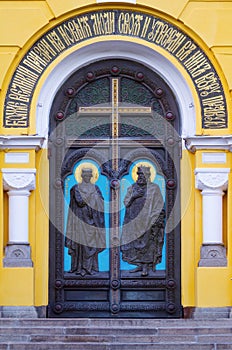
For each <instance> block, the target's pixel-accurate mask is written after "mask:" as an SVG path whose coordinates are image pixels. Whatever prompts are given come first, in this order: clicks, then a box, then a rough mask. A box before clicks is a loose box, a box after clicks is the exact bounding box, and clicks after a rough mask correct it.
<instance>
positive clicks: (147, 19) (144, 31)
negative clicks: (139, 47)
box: [140, 17, 151, 38]
mask: <svg viewBox="0 0 232 350" xmlns="http://www.w3.org/2000/svg"><path fill="white" fill-rule="evenodd" d="M150 22H151V18H150V17H146V18H145V22H144V25H143V29H142V33H141V35H140V36H141V38H145V36H146V34H147V31H148V27H149V24H150Z"/></svg>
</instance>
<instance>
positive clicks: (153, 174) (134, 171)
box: [132, 161, 156, 182]
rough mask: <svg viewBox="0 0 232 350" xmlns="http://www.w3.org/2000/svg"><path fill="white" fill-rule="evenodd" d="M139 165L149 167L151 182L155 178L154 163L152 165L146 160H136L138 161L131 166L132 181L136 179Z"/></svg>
mask: <svg viewBox="0 0 232 350" xmlns="http://www.w3.org/2000/svg"><path fill="white" fill-rule="evenodd" d="M141 166H145V167H149V168H150V171H151V182H153V181H154V180H155V176H156V169H155V167H154V165H152V164H151V163H150V162H146V161H141V162H138V163H136V164H135V165H134V166H133V168H132V179H133V180H134V181H136V180H137V177H138V175H137V171H138V167H141Z"/></svg>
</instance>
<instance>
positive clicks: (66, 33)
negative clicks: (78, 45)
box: [58, 24, 74, 46]
mask: <svg viewBox="0 0 232 350" xmlns="http://www.w3.org/2000/svg"><path fill="white" fill-rule="evenodd" d="M58 32H59V34H60V35H61V36H62V38H63V39H64V41H65V43H66V44H67V45H68V46H69V45H70V44H71V42H72V43H74V40H73V38H72V37H71V36H70V31H69V29H68V27H67V25H66V24H63V25H62V26H60V27H59V28H58Z"/></svg>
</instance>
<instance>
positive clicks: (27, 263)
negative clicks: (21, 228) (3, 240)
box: [3, 244, 33, 267]
mask: <svg viewBox="0 0 232 350" xmlns="http://www.w3.org/2000/svg"><path fill="white" fill-rule="evenodd" d="M30 256H31V248H30V246H29V245H26V244H12V245H11V244H9V245H7V246H6V248H5V258H4V259H3V266H4V267H32V266H33V263H32V261H31V257H30Z"/></svg>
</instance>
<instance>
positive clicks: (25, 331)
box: [0, 319, 232, 350]
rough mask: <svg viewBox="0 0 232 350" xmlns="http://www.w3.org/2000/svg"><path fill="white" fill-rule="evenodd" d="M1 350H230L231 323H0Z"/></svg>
mask: <svg viewBox="0 0 232 350" xmlns="http://www.w3.org/2000/svg"><path fill="white" fill-rule="evenodd" d="M3 349H4V350H24V349H25V350H51V349H52V350H73V349H80V350H86V349H88V350H92V349H93V350H110V349H113V350H132V349H133V350H150V349H151V350H155V349H159V350H166V349H167V350H174V349H175V350H178V349H189V350H194V349H199V350H219V349H220V350H221V349H232V319H222V320H215V321H208V320H190V319H187V320H184V319H181V320H169V319H163V320H154V319H152V320H151V319H0V350H3Z"/></svg>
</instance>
